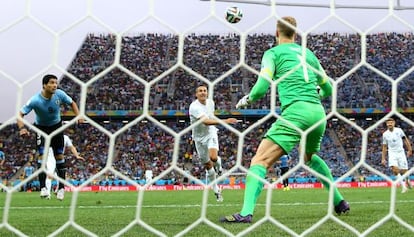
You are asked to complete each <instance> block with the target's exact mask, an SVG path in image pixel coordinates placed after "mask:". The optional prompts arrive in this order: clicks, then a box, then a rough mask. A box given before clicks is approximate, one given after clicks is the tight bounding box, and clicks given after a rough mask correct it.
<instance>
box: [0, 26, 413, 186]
mask: <svg viewBox="0 0 414 237" xmlns="http://www.w3.org/2000/svg"><path fill="white" fill-rule="evenodd" d="M412 40H413V34H412V33H378V34H370V35H367V37H366V62H367V64H366V65H364V66H362V67H359V68H358V69H355V70H354V68H355V66H356V65H358V64H359V63H360V62H361V60H363V59H361V51H362V49H361V45H362V44H361V38H360V36H359V35H357V34H338V33H336V34H328V33H325V34H310V35H308V36H307V44H308V47H309V48H310V49H312V50H313V51H314V52H315V54H316V55H317V56H318V57H319V58H320V59H321V63H322V65H323V66H324V68H325V70H326V72H327V74H328V75H329V76H330V77H331V78H332V79H333V80H334V81H337V82H338V84H337V107H338V108H383V107H385V108H390V107H391V101H392V97H391V89H392V81H395V80H397V79H401V81H399V83H398V86H397V93H398V95H397V106H398V107H401V108H409V107H412V106H413V105H414V92H412V90H411V89H410V88H413V86H414V82H413V81H414V80H412V79H413V76H414V74H413V73H409V74H407V75H405V74H404V72H405V71H407V70H408V69H409V68H410V67H412V66H413V65H411V64H412V62H414V59H413V57H414V56H413V55H414V54H413V51H414V49H413V46H412V44H411V43H410V42H412ZM300 41H301V39H300V38H298V42H300ZM115 42H116V38H115V36H114V35H111V34H108V35H104V34H101V35H95V34H89V35H88V36H87V37H86V39H85V41H84V43H83V45H82V46H81V48H80V49H79V51H78V52H77V53H76V55H75V57H74V60H73V62H72V63H71V65H70V66H69V68H68V72H69V74H70V76H69V75H66V76H64V77H63V78H62V80H61V83H60V86H61V87H62V88H63V89H64V90H65V91H67V92H68V94H70V95H71V96H72V97H73V98H75V100H77V101H78V103H79V102H80V96H81V93H80V92H81V87H80V85H79V83H82V82H89V81H90V80H93V81H92V83H91V84H90V85H89V86H88V88H87V97H86V110H99V111H106V110H141V109H143V108H144V104H145V103H148V104H149V109H150V110H158V109H162V110H186V109H188V108H187V107H188V105H189V104H190V103H191V101H192V100H194V88H195V87H196V85H197V84H199V83H200V82H203V80H207V81H211V82H213V84H212V85H213V87H211V89H213V95H214V100H215V101H216V109H219V110H230V109H233V106H234V104H235V103H236V102H237V100H238V99H239V98H241V97H242V95H244V94H245V93H247V92H248V91H249V89H250V87H251V86H252V85H253V84H254V82H255V78H256V75H255V73H254V72H253V70H256V71H257V70H259V69H260V61H261V55H262V53H263V51H264V50H266V49H267V48H269V47H271V46H272V45H273V44H274V36H273V35H270V34H254V35H249V36H248V37H247V39H246V48H245V58H244V61H245V62H246V64H247V65H248V66H249V68H247V67H236V68H235V66H237V64H238V63H239V61H240V36H239V35H235V34H229V35H214V34H209V35H196V34H191V35H187V36H185V39H184V49H183V53H184V54H183V61H182V62H183V64H184V66H179V67H176V68H175V69H174V70H172V71H170V72H169V73H166V71H167V70H169V69H170V68H171V67H172V66H174V65H175V64H176V63H177V62H178V56H177V55H178V51H179V50H178V36H177V35H171V34H141V35H138V36H128V37H123V39H122V44H121V54H120V65H118V66H112V65H113V64H114V62H115V61H116V59H115V55H116V54H115V51H116V50H115ZM108 67H109V69H108ZM370 67H373V68H375V70H374V71H373V70H372V69H371V68H370ZM252 69H253V70H252ZM105 70H106V71H105ZM229 70H231V71H229ZM350 70H354V71H352V72H351V73H350V72H349V71H350ZM376 70H378V71H376ZM197 75H201V76H202V77H203V78H202V80H200V78H199V77H197ZM402 75H404V77H401V76H402ZM384 76H385V77H384ZM73 77H76V78H77V79H78V80H79V81H77V80H76V79H75V80H73ZM153 80H155V82H153ZM149 82H151V83H150V84H148V83H149ZM146 87H148V88H146ZM146 89H149V95H150V96H149V98H148V101H147V102H146V101H145V99H144V95H145V90H146ZM325 106H326V107H327V108H328V109H329V108H330V106H331V105H330V100H328V101H325ZM269 107H270V95H267V96H266V97H265V98H264V99H262V100H261V101H259V102H258V103H256V104H254V105H252V106H251V108H254V109H267V108H269ZM256 119H257V118H247V117H246V118H245V121H244V122H243V123H240V124H237V125H235V128H236V129H238V130H239V131H244V130H245V129H247V128H248V127H249V126H252V125H253V124H254V123H255V121H256ZM271 122H273V121H267V122H265V123H263V124H260V125H258V126H257V127H255V129H252V130H251V131H250V132H249V133H247V134H246V136H245V137H244V143H243V149H242V150H243V154H241V155H240V157H241V158H242V160H241V164H242V165H243V166H244V167H248V166H249V162H250V159H251V158H252V157H253V154H254V153H255V149H256V147H257V146H258V144H259V142H260V139H261V136H262V135H263V133H264V132H265V129H266V128H267V127H269V124H270V123H271ZM374 122H375V121H374ZM352 123H354V125H356V126H360V127H362V128H363V129H366V128H367V127H369V126H371V124H369V123H370V122H368V121H367V120H366V119H365V118H360V119H356V121H353V122H352ZM100 125H101V128H103V129H105V130H106V131H108V132H110V133H115V132H116V131H118V130H119V129H121V128H123V127H124V126H127V124H125V123H123V122H119V121H111V122H110V123H103V122H101V123H100ZM163 126H167V127H169V128H170V129H172V130H173V131H174V132H180V131H182V130H183V129H185V128H186V127H188V126H189V123H188V121H181V120H179V119H178V118H174V117H170V118H168V119H167V121H166V122H165V123H163ZM254 126H256V125H254ZM403 126H404V127H403V128H405V129H407V133H408V134H411V133H410V130H412V129H410V127H409V126H408V125H407V124H403ZM382 130H383V127H382V126H378V127H377V128H376V129H374V130H372V131H370V132H369V134H368V146H367V152H366V155H365V157H363V159H364V162H365V163H364V165H369V166H370V167H373V168H375V169H377V170H379V171H380V172H383V173H385V174H389V173H388V169H387V168H386V167H382V166H381V165H380V158H381V156H380V152H381V133H382ZM66 133H67V134H68V135H69V136H70V137H71V138H72V139H73V142H74V144H75V145H76V146H77V147H78V150H79V151H80V152H81V153H82V156H83V157H84V158H85V159H86V162H79V161H76V160H71V159H69V161H68V165H69V169H68V175H69V176H70V177H69V179H73V180H78V181H85V180H86V179H88V178H89V177H91V176H93V175H95V174H97V173H98V172H100V171H101V170H102V169H103V168H104V167H107V166H109V165H110V167H111V168H113V169H114V170H117V171H119V172H120V173H121V174H122V175H124V176H126V177H129V178H131V179H132V180H138V179H143V178H144V173H145V170H148V169H150V170H152V171H153V174H154V176H157V175H159V174H161V173H163V172H164V173H163V178H165V179H169V180H175V181H177V182H178V181H179V180H181V178H182V174H181V173H180V172H178V169H180V170H185V171H187V170H188V172H190V173H191V174H192V175H193V176H194V177H196V178H199V179H202V178H203V176H204V170H203V169H202V168H201V167H202V166H201V164H199V162H198V160H197V156H196V154H194V153H193V152H194V148H193V144H192V140H191V136H190V135H191V133H190V131H189V132H188V133H185V134H182V136H181V137H180V140H179V141H176V140H175V138H174V136H173V134H171V133H170V132H168V131H166V130H165V129H163V127H162V126H157V125H156V124H154V123H152V122H151V121H147V120H142V121H138V122H136V124H134V125H132V126H130V124H128V128H127V129H125V130H123V132H122V133H120V134H119V135H118V136H117V138H116V141H115V149H114V154H108V151H109V141H110V138H109V137H108V136H107V135H106V134H105V133H104V132H102V131H100V130H99V129H98V128H96V127H94V126H92V125H90V124H83V125H78V126H72V127H71V128H70V129H67V131H66ZM17 134H18V132H17V130H16V128H15V127H14V126H12V125H11V126H7V127H6V128H3V129H2V130H1V131H0V136H1V138H2V139H3V143H4V147H3V150H4V151H5V153H6V157H7V161H6V163H5V165H4V167H2V170H1V172H2V173H1V177H2V178H3V179H10V178H12V177H13V175H14V174H16V173H17V172H18V171H19V170H20V169H21V167H23V166H24V165H25V164H26V163H27V162H28V161H33V157H34V148H35V144H34V138H33V139H31V140H30V139H29V140H27V139H26V140H25V139H21V138H19V137H18V136H17ZM410 136H411V135H410ZM174 142H178V143H179V152H178V154H177V157H175V158H174ZM237 147H238V135H237V134H235V133H232V132H230V131H229V130H227V129H225V128H224V127H220V156H221V157H222V158H223V161H224V162H223V166H224V168H225V169H231V168H232V167H234V166H235V165H236V162H237V157H238V156H237ZM322 147H323V148H322V150H321V156H322V157H323V158H324V159H325V160H326V161H327V162H328V165H329V166H330V167H331V169H332V172H333V174H334V176H336V177H339V176H342V175H344V174H345V173H347V172H348V171H349V170H350V169H351V168H352V167H354V166H355V165H358V164H360V163H359V161H360V159H361V154H362V153H361V149H362V134H361V132H360V131H359V130H357V129H356V128H355V127H353V126H351V125H350V124H349V123H345V122H344V121H341V120H338V121H334V120H330V121H329V122H328V131H327V133H326V136H325V138H324V139H323V141H322ZM291 156H292V157H294V160H295V162H294V163H293V165H295V164H297V162H298V159H299V158H298V151H297V150H296V149H295V150H294V151H293V152H292V154H291ZM172 164H174V165H176V167H177V168H176V169H173V170H170V171H169V172H168V173H165V171H166V170H167V169H169V168H170V167H171V165H172ZM188 164H191V165H188ZM410 164H411V163H410ZM364 165H363V166H360V167H359V168H358V169H357V170H356V172H354V173H353V174H351V175H354V176H359V175H366V176H368V175H372V174H373V173H372V172H371V171H369V170H368V169H367V167H364ZM269 174H270V175H272V174H273V171H272V170H271V171H270V172H269ZM293 176H294V177H311V176H312V174H311V173H309V172H308V171H307V170H306V169H304V168H300V169H298V170H297V171H296V172H295V173H294V174H293ZM117 178H119V177H116V174H114V172H112V171H111V170H109V171H108V172H105V174H103V175H102V176H101V177H100V178H98V179H97V180H93V181H92V182H93V183H97V182H100V181H102V180H108V179H117Z"/></svg>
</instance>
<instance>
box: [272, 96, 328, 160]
mask: <svg viewBox="0 0 414 237" xmlns="http://www.w3.org/2000/svg"><path fill="white" fill-rule="evenodd" d="M281 117H282V118H283V119H284V120H286V121H284V120H283V119H278V120H277V121H276V122H274V123H273V124H272V126H271V127H270V129H269V130H268V131H267V133H266V135H265V138H267V139H270V140H272V141H273V142H274V143H276V144H278V145H279V146H280V147H282V149H283V150H284V151H285V152H286V154H289V153H290V151H291V150H292V149H293V148H294V147H295V146H296V145H297V144H298V143H299V142H300V139H301V133H300V132H299V131H297V130H295V127H296V129H300V130H301V131H306V132H307V129H308V128H310V127H312V126H313V125H314V124H317V123H319V124H318V125H317V126H316V127H314V128H312V130H311V131H309V133H308V135H307V139H306V154H309V153H315V152H318V151H319V150H320V146H321V141H322V138H323V135H324V133H325V127H326V114H325V109H324V108H323V106H322V105H321V104H314V103H309V102H303V101H299V102H295V103H293V104H291V105H290V106H289V107H287V108H286V109H285V110H284V111H283V112H282V114H281Z"/></svg>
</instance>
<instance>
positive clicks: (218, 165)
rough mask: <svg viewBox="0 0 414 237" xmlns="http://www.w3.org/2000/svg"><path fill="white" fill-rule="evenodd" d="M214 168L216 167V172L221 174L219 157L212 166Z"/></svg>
mask: <svg viewBox="0 0 414 237" xmlns="http://www.w3.org/2000/svg"><path fill="white" fill-rule="evenodd" d="M214 166H215V167H216V170H217V172H221V171H222V168H221V157H220V156H217V161H216V163H215V164H214Z"/></svg>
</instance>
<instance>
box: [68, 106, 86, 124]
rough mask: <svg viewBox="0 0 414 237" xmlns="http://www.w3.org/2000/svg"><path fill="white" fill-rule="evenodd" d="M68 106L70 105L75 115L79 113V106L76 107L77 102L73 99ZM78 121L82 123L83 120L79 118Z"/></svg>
mask: <svg viewBox="0 0 414 237" xmlns="http://www.w3.org/2000/svg"><path fill="white" fill-rule="evenodd" d="M70 106H71V107H72V110H73V112H74V113H75V115H76V116H78V115H79V107H78V104H76V102H75V101H72V103H71V104H70ZM78 122H79V123H83V122H84V120H83V118H80V119H79V120H78Z"/></svg>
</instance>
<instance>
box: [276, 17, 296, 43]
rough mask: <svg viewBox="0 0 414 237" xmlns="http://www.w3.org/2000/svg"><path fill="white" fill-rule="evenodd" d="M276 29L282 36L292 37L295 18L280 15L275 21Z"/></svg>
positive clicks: (294, 29) (294, 30) (294, 28)
mask: <svg viewBox="0 0 414 237" xmlns="http://www.w3.org/2000/svg"><path fill="white" fill-rule="evenodd" d="M277 30H278V31H279V33H280V34H282V35H283V36H285V37H288V38H292V37H293V35H294V34H295V33H296V19H295V18H294V17H291V16H285V17H282V18H281V19H280V20H278V21H277Z"/></svg>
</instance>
